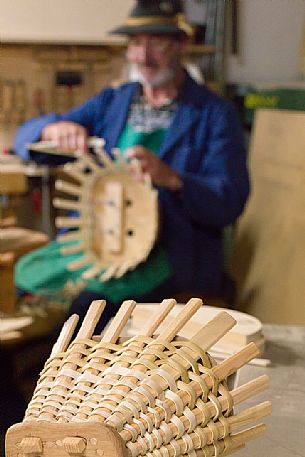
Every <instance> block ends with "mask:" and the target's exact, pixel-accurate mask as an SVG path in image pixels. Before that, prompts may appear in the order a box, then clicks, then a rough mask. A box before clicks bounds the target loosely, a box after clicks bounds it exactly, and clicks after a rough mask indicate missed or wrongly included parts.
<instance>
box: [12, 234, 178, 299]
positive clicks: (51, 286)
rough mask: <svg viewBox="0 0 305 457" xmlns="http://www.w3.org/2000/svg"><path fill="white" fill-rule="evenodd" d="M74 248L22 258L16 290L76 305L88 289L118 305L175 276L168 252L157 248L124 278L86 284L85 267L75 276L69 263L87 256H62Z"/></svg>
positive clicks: (50, 248)
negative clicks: (70, 269)
mask: <svg viewBox="0 0 305 457" xmlns="http://www.w3.org/2000/svg"><path fill="white" fill-rule="evenodd" d="M73 244H75V242H69V243H59V242H58V241H52V242H51V243H49V244H48V245H47V246H44V247H42V248H39V249H36V250H35V251H32V252H30V253H29V254H26V255H24V256H23V257H21V258H20V259H19V261H18V262H17V264H16V268H15V283H16V286H17V287H19V288H20V289H22V290H25V291H27V292H30V293H32V294H34V295H42V296H45V297H48V298H53V299H54V300H57V301H58V302H63V303H65V304H66V303H68V304H69V302H71V301H72V299H73V298H74V296H73V292H75V295H77V294H78V293H79V292H80V290H82V289H84V288H85V289H87V290H91V291H94V292H97V293H99V294H101V297H104V298H105V299H108V300H110V301H112V302H114V303H115V302H119V301H121V300H123V299H125V298H126V297H137V296H141V295H144V294H146V293H148V292H150V291H151V290H153V289H154V288H155V287H157V286H159V285H160V284H162V283H163V282H164V281H166V280H167V279H169V278H170V276H171V274H172V270H171V266H170V264H169V260H168V256H167V255H166V253H165V251H164V250H163V249H162V248H161V247H155V248H154V249H153V250H152V252H151V253H150V255H149V257H148V259H147V261H145V262H143V263H140V264H139V265H138V266H137V267H136V268H135V269H134V270H132V271H128V272H127V273H125V274H124V275H123V277H121V278H112V279H110V280H109V281H106V282H101V281H100V280H99V278H93V279H90V280H88V281H83V280H82V277H81V275H82V273H83V272H84V271H85V269H86V268H85V267H84V268H82V269H80V270H77V271H73V272H72V271H69V270H68V269H67V265H68V264H69V263H71V262H72V261H74V260H77V259H79V258H80V257H82V255H83V254H82V253H77V254H70V255H62V254H61V253H60V249H62V248H63V247H64V246H71V245H73ZM88 266H90V265H89V264H88V265H87V267H88ZM73 286H74V288H73ZM79 288H80V290H79ZM69 291H70V293H69Z"/></svg>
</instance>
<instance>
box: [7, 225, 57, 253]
mask: <svg viewBox="0 0 305 457" xmlns="http://www.w3.org/2000/svg"><path fill="white" fill-rule="evenodd" d="M48 241H49V237H48V236H47V235H46V234H45V233H41V232H36V231H34V230H29V229H24V228H20V227H9V228H3V229H0V253H1V252H7V251H14V254H15V255H16V257H19V256H21V255H23V254H25V253H26V252H30V251H31V250H33V249H36V248H38V247H39V246H43V245H45V244H47V243H48Z"/></svg>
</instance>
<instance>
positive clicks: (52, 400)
mask: <svg viewBox="0 0 305 457" xmlns="http://www.w3.org/2000/svg"><path fill="white" fill-rule="evenodd" d="M175 304H176V302H175V300H172V299H168V300H164V301H163V302H162V303H161V304H160V305H159V306H156V312H155V315H154V316H152V319H151V321H150V322H149V323H148V325H147V328H146V329H144V330H143V334H142V335H139V336H137V337H133V338H130V339H127V340H125V341H122V339H119V337H120V334H121V332H122V330H123V328H124V326H125V324H126V323H127V321H128V319H129V317H130V316H131V314H132V312H133V311H134V308H135V306H136V303H135V302H134V301H132V300H130V301H125V302H123V304H122V306H121V308H120V310H119V311H118V313H117V315H116V316H115V318H114V319H113V321H112V322H111V324H110V325H109V327H108V329H107V330H106V331H105V333H104V334H103V336H102V337H101V338H96V337H94V338H92V334H93V332H94V328H95V325H96V323H97V322H98V320H99V318H100V315H101V313H102V311H103V309H104V307H105V302H104V301H95V302H93V303H92V304H91V307H90V308H89V310H88V313H87V315H86V318H85V319H84V322H83V324H82V326H81V329H80V330H79V332H78V334H77V336H76V338H75V339H74V340H73V341H72V342H71V343H70V340H71V337H72V335H73V332H74V329H75V326H76V323H77V319H78V318H77V316H72V317H71V318H70V319H69V320H68V321H67V322H66V323H65V324H64V326H63V329H62V331H61V334H60V336H59V338H58V341H57V343H56V344H55V345H54V347H53V350H52V353H51V356H50V358H49V359H48V361H47V362H46V364H45V367H44V369H43V371H42V373H41V375H40V378H39V381H38V383H37V386H36V389H35V392H34V395H33V398H32V400H31V401H30V403H29V405H28V408H27V411H26V414H25V418H24V420H23V422H22V423H20V424H16V425H14V426H13V427H11V428H10V429H9V430H8V432H7V437H6V451H7V457H17V456H20V455H25V454H32V455H34V454H35V455H41V456H50V457H53V456H55V455H56V457H64V456H65V457H66V456H68V455H74V456H76V455H83V456H86V457H87V456H88V457H89V456H90V457H91V456H105V457H106V456H107V457H137V456H146V457H175V456H177V457H178V456H190V457H194V456H200V457H201V456H203V457H212V456H215V457H216V456H219V457H220V456H224V455H228V454H230V453H233V452H235V451H237V450H239V449H240V448H242V447H243V446H244V445H245V443H246V442H247V441H248V440H249V439H252V438H255V437H257V436H259V435H260V434H261V433H262V432H264V430H265V425H264V424H259V425H253V424H252V422H254V421H256V420H258V419H260V418H262V417H264V416H266V415H267V414H270V411H271V404H270V402H264V403H261V404H258V405H256V406H254V407H251V408H248V409H245V410H243V411H242V412H240V413H238V414H235V412H234V406H235V405H237V404H240V403H242V402H243V401H245V400H247V399H248V398H250V397H252V396H253V395H256V394H257V393H259V392H261V391H262V390H264V389H265V388H266V387H267V385H268V378H267V376H261V377H259V378H257V379H255V380H253V381H251V382H249V383H247V384H245V385H243V386H241V387H238V388H235V389H233V390H231V391H229V389H228V387H227V384H226V378H227V377H228V376H229V375H231V374H232V373H234V372H235V371H236V370H238V369H239V368H240V367H241V366H243V365H244V364H246V363H247V362H249V361H250V360H251V359H252V358H254V357H256V356H257V354H258V349H257V347H256V346H255V345H254V344H253V343H250V344H249V345H248V346H246V347H245V348H244V349H242V350H241V351H240V352H239V353H237V354H235V355H234V356H232V357H230V358H228V359H227V360H225V361H223V362H221V363H219V364H218V365H217V364H216V363H215V361H213V360H212V359H211V357H210V356H209V355H208V353H207V352H206V351H208V350H209V348H211V347H212V346H213V344H215V343H216V342H217V341H218V340H219V339H220V338H221V337H222V336H223V335H224V334H226V333H227V332H228V331H229V330H230V329H231V328H232V327H233V326H234V324H235V321H234V319H233V318H232V317H231V316H230V315H229V314H228V313H226V312H225V311H222V312H220V313H219V314H218V315H217V316H216V317H214V318H213V319H212V320H211V321H209V322H207V323H206V324H205V325H204V326H203V327H202V328H201V329H200V331H198V332H197V333H196V334H195V335H194V336H193V337H192V338H191V339H190V340H186V339H182V338H180V337H179V336H177V335H178V332H179V331H180V330H181V329H182V328H183V326H184V325H185V324H186V322H187V321H188V320H189V319H190V318H191V317H192V316H193V315H194V314H195V312H196V311H197V310H198V309H199V308H200V307H201V305H202V301H201V300H200V299H195V298H193V299H191V300H190V301H189V302H188V303H187V304H186V305H185V307H184V308H183V310H182V311H181V312H180V314H179V315H178V316H177V317H176V319H175V320H174V322H173V321H172V320H171V323H170V324H169V325H168V326H167V327H166V326H165V329H164V330H163V331H162V333H161V334H159V335H158V327H159V325H160V324H161V322H162V321H163V320H164V319H165V318H166V316H167V315H168V314H169V312H170V311H171V309H172V308H173V307H174V306H175ZM249 424H252V426H250V428H247V429H243V427H244V426H247V425H249Z"/></svg>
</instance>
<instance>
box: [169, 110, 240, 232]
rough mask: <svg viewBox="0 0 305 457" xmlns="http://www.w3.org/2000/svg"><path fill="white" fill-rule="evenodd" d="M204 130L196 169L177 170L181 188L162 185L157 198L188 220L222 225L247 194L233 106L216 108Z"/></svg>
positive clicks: (232, 217)
mask: <svg viewBox="0 0 305 457" xmlns="http://www.w3.org/2000/svg"><path fill="white" fill-rule="evenodd" d="M207 131H208V135H207V138H206V140H205V144H204V145H203V146H202V159H201V163H200V166H199V168H198V171H196V172H193V171H192V172H188V171H182V172H180V173H179V174H180V176H181V178H182V181H183V186H182V189H181V190H180V191H179V192H170V191H168V190H165V189H161V190H160V198H161V201H162V202H163V203H164V204H165V205H170V206H171V207H172V208H171V210H174V211H179V212H180V213H181V217H186V218H188V219H189V220H190V221H191V223H195V224H200V225H203V226H205V227H206V226H210V227H216V228H223V227H224V226H226V225H228V224H231V223H232V222H233V221H234V220H235V219H236V218H237V217H238V216H239V215H240V214H241V212H242V211H243V208H244V205H245V203H246V200H247V197H248V194H249V176H248V170H247V164H246V151H245V147H244V138H243V132H242V129H241V126H240V122H239V119H238V116H237V114H236V112H235V109H234V108H233V106H231V105H230V104H227V103H226V104H222V105H221V106H220V107H218V109H215V111H214V112H213V113H212V114H211V117H210V120H209V126H207Z"/></svg>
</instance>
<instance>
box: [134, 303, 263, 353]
mask: <svg viewBox="0 0 305 457" xmlns="http://www.w3.org/2000/svg"><path fill="white" fill-rule="evenodd" d="M184 306H185V305H176V306H175V308H174V309H173V310H172V311H171V313H170V315H169V316H168V318H167V319H166V320H165V321H164V322H163V323H162V324H161V325H160V327H159V328H158V332H162V329H163V327H164V326H165V325H168V323H169V322H170V320H173V321H174V319H175V317H176V316H177V314H178V313H179V312H180V311H181V310H182V308H183V307H184ZM155 309H156V304H155V303H145V304H139V305H138V306H137V308H136V310H135V311H134V313H133V315H132V319H131V323H130V325H129V327H128V329H127V332H128V336H134V335H137V334H140V333H141V329H142V328H143V327H144V326H145V324H146V323H147V322H148V321H149V319H150V316H151V315H152V314H153V313H154V312H155ZM221 311H226V312H227V313H229V314H231V316H232V317H234V319H235V320H236V321H237V323H236V325H235V326H234V327H233V328H232V329H231V330H230V331H229V332H228V333H226V334H225V335H224V336H223V337H222V338H221V339H220V340H219V341H218V342H217V343H216V344H214V346H213V348H212V349H213V351H215V352H216V351H217V352H218V353H221V354H234V353H235V352H236V351H238V350H239V349H240V348H241V347H243V346H246V345H247V344H248V343H251V342H255V343H256V344H258V345H259V346H262V345H263V343H264V337H263V334H262V324H261V322H260V321H259V320H258V319H256V318H255V317H253V316H249V315H247V314H245V313H241V312H238V311H234V310H230V309H225V310H224V309H222V308H217V307H214V306H202V307H201V308H200V309H199V310H198V311H197V312H196V314H195V315H194V316H193V317H192V318H191V319H190V320H189V321H188V322H187V323H186V325H185V326H184V327H183V329H182V330H181V331H180V332H179V335H180V336H183V337H185V338H191V337H192V335H194V333H196V332H197V331H198V330H199V329H200V328H201V327H202V325H204V324H205V323H206V322H208V321H209V320H210V319H212V318H213V317H215V316H216V315H217V314H218V313H220V312H221Z"/></svg>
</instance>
